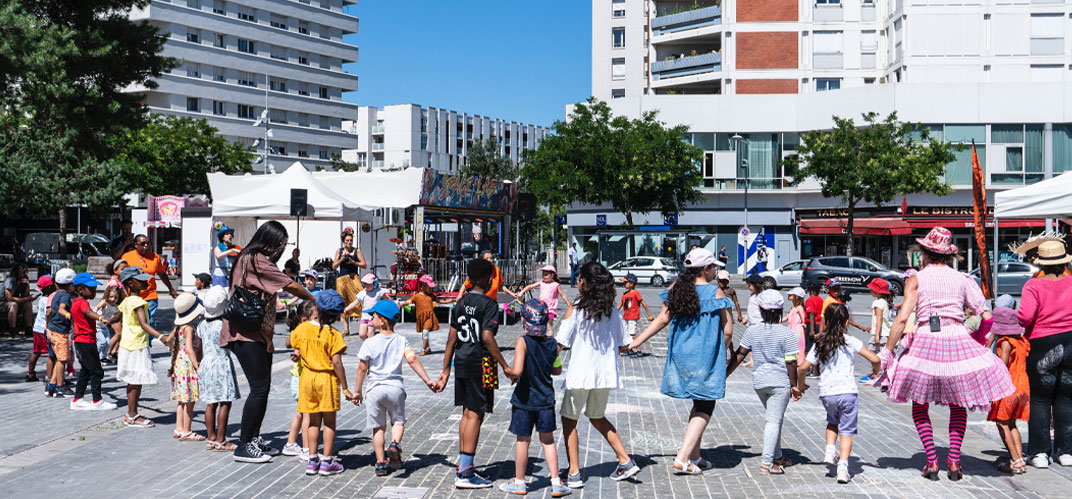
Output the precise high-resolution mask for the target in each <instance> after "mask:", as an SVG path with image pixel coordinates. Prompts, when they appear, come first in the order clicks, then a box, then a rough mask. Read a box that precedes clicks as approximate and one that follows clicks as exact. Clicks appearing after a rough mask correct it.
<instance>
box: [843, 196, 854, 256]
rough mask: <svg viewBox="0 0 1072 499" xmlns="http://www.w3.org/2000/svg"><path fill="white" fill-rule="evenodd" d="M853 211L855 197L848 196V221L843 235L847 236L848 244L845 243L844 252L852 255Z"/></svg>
mask: <svg viewBox="0 0 1072 499" xmlns="http://www.w3.org/2000/svg"><path fill="white" fill-rule="evenodd" d="M855 211H856V199H855V198H849V216H848V221H847V223H846V224H845V235H846V236H848V244H846V245H845V254H846V255H848V256H852V255H853V247H852V230H853V225H855V222H856V220H855V218H854V216H855V215H854V213H855Z"/></svg>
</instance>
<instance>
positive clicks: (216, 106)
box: [212, 100, 227, 116]
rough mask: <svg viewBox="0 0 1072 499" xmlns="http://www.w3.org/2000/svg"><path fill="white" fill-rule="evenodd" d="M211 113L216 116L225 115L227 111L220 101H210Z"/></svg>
mask: <svg viewBox="0 0 1072 499" xmlns="http://www.w3.org/2000/svg"><path fill="white" fill-rule="evenodd" d="M212 114H215V115H216V116H227V111H225V110H224V108H223V102H222V101H218V100H214V101H212Z"/></svg>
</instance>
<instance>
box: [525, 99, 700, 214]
mask: <svg viewBox="0 0 1072 499" xmlns="http://www.w3.org/2000/svg"><path fill="white" fill-rule="evenodd" d="M687 132H688V127H686V126H684V125H681V126H676V127H667V126H666V125H665V124H664V123H663V122H661V121H659V120H658V119H657V115H656V113H655V112H646V113H644V114H643V115H642V116H641V118H640V119H629V118H626V117H623V116H617V117H613V116H612V115H611V110H610V106H608V105H607V103H606V102H602V101H599V100H597V99H595V98H594V97H593V98H590V99H588V102H587V103H584V104H578V105H577V106H576V107H574V109H573V112H572V113H571V114H570V116H569V118H568V119H567V120H566V121H558V122H555V124H554V126H553V127H552V133H551V135H550V136H548V137H547V138H546V139H544V140H543V142H541V143H540V146H539V148H537V149H535V150H531V151H527V153H526V155H525V164H524V167H523V168H522V171H521V176H522V180H523V182H525V184H526V185H527V186H528V188H529V190H530V191H531V192H533V193H535V194H536V195H537V197H538V198H539V200H540V202H541V203H543V204H547V205H550V206H566V205H568V204H570V203H574V202H579V203H588V204H602V203H606V204H610V205H611V206H612V207H613V208H614V209H615V210H617V211H619V212H621V213H622V214H624V215H625V218H626V221H627V223H628V224H629V225H633V214H634V213H648V212H653V211H659V212H661V213H663V214H670V213H677V212H680V211H682V210H684V208H685V206H686V205H687V204H689V203H692V202H696V201H698V200H699V199H700V197H701V196H700V192H699V190H698V188H699V186H700V184H701V182H702V177H701V174H700V168H699V162H700V161H701V160H702V159H703V151H701V150H700V149H699V148H697V147H695V146H693V145H692V144H689V143H687V142H685V141H684V140H682V136H683V135H684V134H685V133H687Z"/></svg>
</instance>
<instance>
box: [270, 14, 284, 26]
mask: <svg viewBox="0 0 1072 499" xmlns="http://www.w3.org/2000/svg"><path fill="white" fill-rule="evenodd" d="M268 23H269V24H271V25H272V27H273V28H279V29H287V20H286V19H284V18H282V17H279V16H276V15H273V16H271V17H270V18H269V20H268Z"/></svg>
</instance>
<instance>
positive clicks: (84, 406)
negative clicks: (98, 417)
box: [71, 399, 93, 411]
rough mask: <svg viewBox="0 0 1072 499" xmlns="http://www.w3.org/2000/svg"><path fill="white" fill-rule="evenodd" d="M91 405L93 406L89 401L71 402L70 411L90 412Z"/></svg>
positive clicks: (76, 400)
mask: <svg viewBox="0 0 1072 499" xmlns="http://www.w3.org/2000/svg"><path fill="white" fill-rule="evenodd" d="M92 405H93V402H90V401H88V400H86V399H75V400H72V401H71V410H72V411H92V410H93V407H92Z"/></svg>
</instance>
